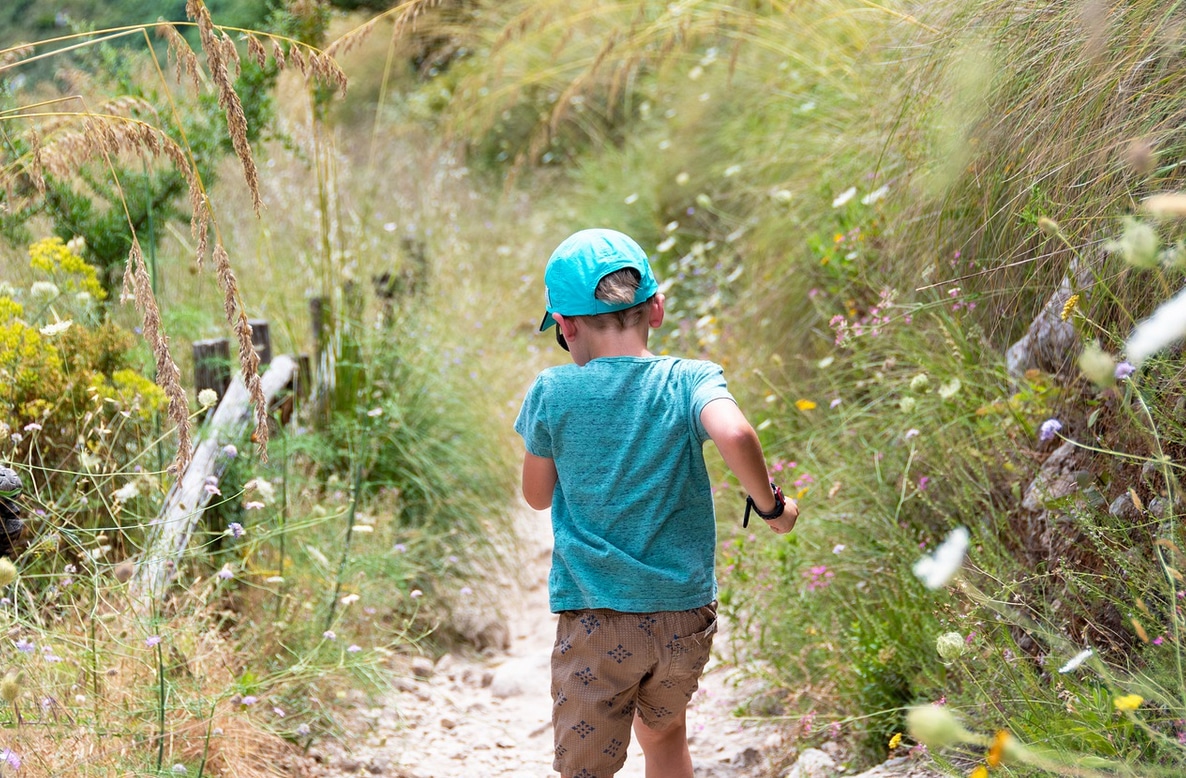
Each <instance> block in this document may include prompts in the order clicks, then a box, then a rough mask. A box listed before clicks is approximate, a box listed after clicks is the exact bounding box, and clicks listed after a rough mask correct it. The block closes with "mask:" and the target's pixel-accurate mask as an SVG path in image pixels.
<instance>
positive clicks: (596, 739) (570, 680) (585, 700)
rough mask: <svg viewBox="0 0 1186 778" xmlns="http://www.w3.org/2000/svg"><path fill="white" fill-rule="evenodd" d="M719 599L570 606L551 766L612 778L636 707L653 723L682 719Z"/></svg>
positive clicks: (583, 776)
mask: <svg viewBox="0 0 1186 778" xmlns="http://www.w3.org/2000/svg"><path fill="white" fill-rule="evenodd" d="M716 612H717V609H716V603H711V604H709V605H705V606H703V607H701V608H694V609H692V610H687V611H660V612H657V613H620V612H618V611H612V610H605V609H596V610H580V611H564V612H562V613H561V614H560V621H559V623H558V624H557V626H556V645H555V646H554V647H553V649H552V729H553V732H554V734H555V740H556V758H555V761H554V762H553V764H552V766H553V768H554V769H555V770H557V771H559V772H560V773H561V774H562V775H565V776H572V778H609V776H612V775H613V774H614V773H616V772H617V771H618V770H620V769H621V768H622V765H623V764H624V763H625V762H626V746H627V745H628V744H629V743H630V726H631V724H632V723H633V722H634V714H635V711H637V712H638V715H639V717H640V718H641V719H642V721H643V723H645V724H646V725H647V726H648V727H650V728H652V729H656V730H662V729H664V728H665V727H666V726H667V725H668V724H670V723H672V722H675V721H677V720H678V719H679V714H680V713H681V712H682V711H683V710H684V708H686V707H687V705H688V700H690V699H692V695H693V694H694V693H695V692H696V688H697V686H699V684H700V673H701V671H703V670H704V665H705V664H707V662H708V657H709V651H710V650H711V648H712V637H713V634H714V633H716V631H717V616H716Z"/></svg>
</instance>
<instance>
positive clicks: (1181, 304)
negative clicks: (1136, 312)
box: [1125, 289, 1186, 367]
mask: <svg viewBox="0 0 1186 778" xmlns="http://www.w3.org/2000/svg"><path fill="white" fill-rule="evenodd" d="M1183 335H1186V289H1183V290H1182V291H1180V292H1178V293H1177V294H1176V295H1174V296H1173V297H1171V298H1170V299H1169V300H1167V301H1165V302H1164V303H1162V304H1161V305H1159V306H1158V307H1157V310H1155V311H1154V312H1153V313H1152V315H1150V316H1149V318H1147V319H1145V320H1144V321H1142V322H1141V323H1140V324H1138V325H1137V326H1136V327H1135V328H1133V331H1132V334H1131V335H1129V336H1128V342H1127V343H1126V344H1125V351H1126V352H1127V354H1128V359H1129V361H1130V362H1132V364H1133V365H1135V366H1137V367H1140V366H1141V363H1143V362H1144V361H1145V360H1146V359H1148V358H1149V357H1151V356H1153V354H1155V353H1157V352H1158V351H1160V350H1161V349H1163V348H1165V347H1166V346H1168V345H1169V344H1171V343H1173V342H1174V341H1176V340H1178V339H1179V338H1181V337H1182V336H1183Z"/></svg>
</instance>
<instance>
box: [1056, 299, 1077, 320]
mask: <svg viewBox="0 0 1186 778" xmlns="http://www.w3.org/2000/svg"><path fill="white" fill-rule="evenodd" d="M1078 308H1079V295H1077V294H1073V295H1071V296H1070V297H1068V298H1067V301H1066V303H1064V304H1063V306H1062V313H1060V314H1059V315H1058V318H1060V319H1062V320H1063V321H1066V320H1067V319H1069V318H1071V314H1073V313H1074V312H1075V311H1076V310H1077V309H1078Z"/></svg>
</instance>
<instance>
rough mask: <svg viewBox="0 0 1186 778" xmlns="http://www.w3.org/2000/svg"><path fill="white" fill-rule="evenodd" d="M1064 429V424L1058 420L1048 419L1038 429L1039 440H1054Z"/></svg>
mask: <svg viewBox="0 0 1186 778" xmlns="http://www.w3.org/2000/svg"><path fill="white" fill-rule="evenodd" d="M1061 429H1062V422H1061V421H1059V420H1058V419H1047V420H1046V421H1044V422H1042V425H1041V426H1040V427H1038V440H1042V441H1046V440H1054V436H1055V435H1057V434H1058V432H1059V431H1060V430H1061Z"/></svg>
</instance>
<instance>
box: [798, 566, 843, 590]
mask: <svg viewBox="0 0 1186 778" xmlns="http://www.w3.org/2000/svg"><path fill="white" fill-rule="evenodd" d="M835 575H836V574H835V573H833V572H832V571H831V570H829V569H828V566H827V565H815V566H813V567H811V568H809V569H807V570H804V571H803V577H804V578H806V579H807V591H809V592H814V591H816V590H817V589H825V588H827V586H828V584H830V583H831V582H832V578H834V577H835Z"/></svg>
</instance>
